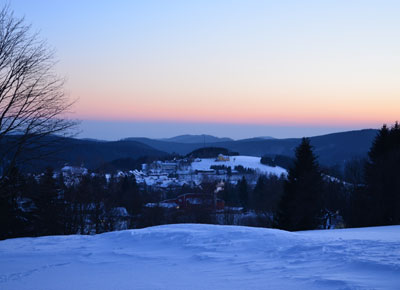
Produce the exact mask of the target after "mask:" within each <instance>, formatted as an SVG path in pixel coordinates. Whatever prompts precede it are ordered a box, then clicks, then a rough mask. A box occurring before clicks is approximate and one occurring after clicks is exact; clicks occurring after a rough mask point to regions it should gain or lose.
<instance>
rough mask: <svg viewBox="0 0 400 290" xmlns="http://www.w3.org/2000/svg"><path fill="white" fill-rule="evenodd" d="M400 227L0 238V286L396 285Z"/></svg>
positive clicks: (208, 228) (173, 229)
mask: <svg viewBox="0 0 400 290" xmlns="http://www.w3.org/2000/svg"><path fill="white" fill-rule="evenodd" d="M399 288H400V226H391V227H378V228H363V229H345V230H321V231H308V232H297V233H290V232H285V231H280V230H275V229H264V228H249V227H238V226H215V225H198V224H182V225H166V226H158V227H152V228H146V229H141V230H126V231H119V232H112V233H105V234H101V235H95V236H78V235H71V236H49V237H40V238H19V239H10V240H5V241H1V242H0V289H2V290H8V289H18V290H24V289H30V290H33V289H37V290H50V289H52V290H61V289H86V290H91V289H93V290H94V289H96V290H98V289H119V290H124V289H173V290H179V289H185V290H186V289H190V290H197V289H222V290H224V289H240V290H243V289H296V290H302V289H343V290H344V289H399Z"/></svg>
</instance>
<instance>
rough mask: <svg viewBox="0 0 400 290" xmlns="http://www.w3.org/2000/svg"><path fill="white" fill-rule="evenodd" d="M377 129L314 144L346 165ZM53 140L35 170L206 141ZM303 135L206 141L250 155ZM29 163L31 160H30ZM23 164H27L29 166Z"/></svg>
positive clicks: (94, 164) (322, 157) (287, 147)
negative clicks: (49, 155)
mask: <svg viewBox="0 0 400 290" xmlns="http://www.w3.org/2000/svg"><path fill="white" fill-rule="evenodd" d="M376 133H377V130H372V129H367V130H359V131H349V132H341V133H334V134H328V135H322V136H315V137H311V138H310V139H311V145H312V146H314V150H315V154H316V155H317V156H318V157H319V162H320V163H321V164H322V165H324V166H333V165H339V166H341V165H343V164H344V162H345V161H346V160H351V159H352V158H358V157H366V155H367V152H368V150H369V148H370V147H371V144H372V141H373V139H374V137H375V135H376ZM51 138H54V139H57V142H51V146H50V147H49V148H48V149H49V151H54V152H55V154H53V155H52V156H51V158H45V159H41V160H37V161H35V162H33V163H32V162H31V163H29V165H30V168H31V169H33V170H34V171H37V170H43V169H44V168H45V167H47V166H51V167H53V168H56V169H57V168H60V167H61V166H63V165H64V164H66V163H68V164H70V165H81V164H83V165H84V166H85V167H87V168H89V169H96V168H98V167H99V166H101V165H102V164H104V163H108V162H110V161H113V160H116V159H124V158H131V159H137V158H140V157H145V156H147V157H153V158H154V157H166V156H167V155H168V154H171V153H177V154H180V155H187V154H188V153H190V152H192V151H194V150H196V149H199V148H203V147H204V143H179V142H171V141H165V140H164V141H162V140H154V139H149V138H128V139H124V140H121V141H112V142H107V141H96V140H87V139H86V140H83V139H73V138H59V137H54V136H53V137H51ZM300 141H301V139H300V138H293V139H261V138H253V139H244V140H238V141H224V142H216V143H206V144H205V145H206V147H219V148H225V149H227V150H228V151H230V152H237V153H239V154H241V155H249V156H265V155H269V156H274V155H286V156H293V155H294V149H295V148H296V146H298V145H299V143H300ZM27 164H28V163H27ZM27 164H24V167H27Z"/></svg>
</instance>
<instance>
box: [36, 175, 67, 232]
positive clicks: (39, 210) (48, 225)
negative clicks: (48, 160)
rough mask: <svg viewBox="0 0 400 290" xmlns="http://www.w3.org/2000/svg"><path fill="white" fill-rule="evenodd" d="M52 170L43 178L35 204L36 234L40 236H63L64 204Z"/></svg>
mask: <svg viewBox="0 0 400 290" xmlns="http://www.w3.org/2000/svg"><path fill="white" fill-rule="evenodd" d="M53 175H54V173H53V170H52V169H51V168H48V169H46V172H45V173H44V175H43V176H42V177H41V179H40V182H39V187H38V192H37V194H36V196H35V199H34V203H35V206H36V218H37V223H36V232H37V234H39V235H58V234H63V231H64V224H63V214H64V203H63V199H62V198H61V196H60V188H59V186H58V185H57V183H56V180H55V179H54V177H53Z"/></svg>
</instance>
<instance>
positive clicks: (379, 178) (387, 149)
mask: <svg viewBox="0 0 400 290" xmlns="http://www.w3.org/2000/svg"><path fill="white" fill-rule="evenodd" d="M368 157H369V160H368V162H367V164H366V168H365V172H366V176H365V178H366V185H367V188H366V191H367V203H366V206H365V208H364V209H363V210H362V212H363V215H364V216H365V218H364V225H368V226H370V225H391V224H399V223H400V179H399V176H398V174H399V172H400V126H399V124H398V123H397V122H396V123H395V124H394V125H393V127H392V128H390V129H389V128H388V127H387V126H386V125H384V126H383V127H382V128H381V129H380V130H379V133H378V134H377V136H376V138H375V140H374V142H373V144H372V147H371V149H370V151H369V154H368Z"/></svg>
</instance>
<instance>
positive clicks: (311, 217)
mask: <svg viewBox="0 0 400 290" xmlns="http://www.w3.org/2000/svg"><path fill="white" fill-rule="evenodd" d="M321 209H322V175H321V171H320V169H319V165H318V162H317V160H316V157H315V155H314V153H313V151H312V147H311V145H310V140H309V139H308V138H303V139H302V142H301V144H300V145H299V146H298V147H297V148H296V159H295V162H294V166H293V167H292V168H291V169H289V174H288V179H287V181H286V182H285V185H284V193H283V196H282V198H281V201H280V203H279V207H278V211H277V216H276V219H275V226H276V227H277V228H280V229H284V230H289V231H298V230H310V229H316V228H318V226H319V225H320V224H321V219H320V218H321Z"/></svg>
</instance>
